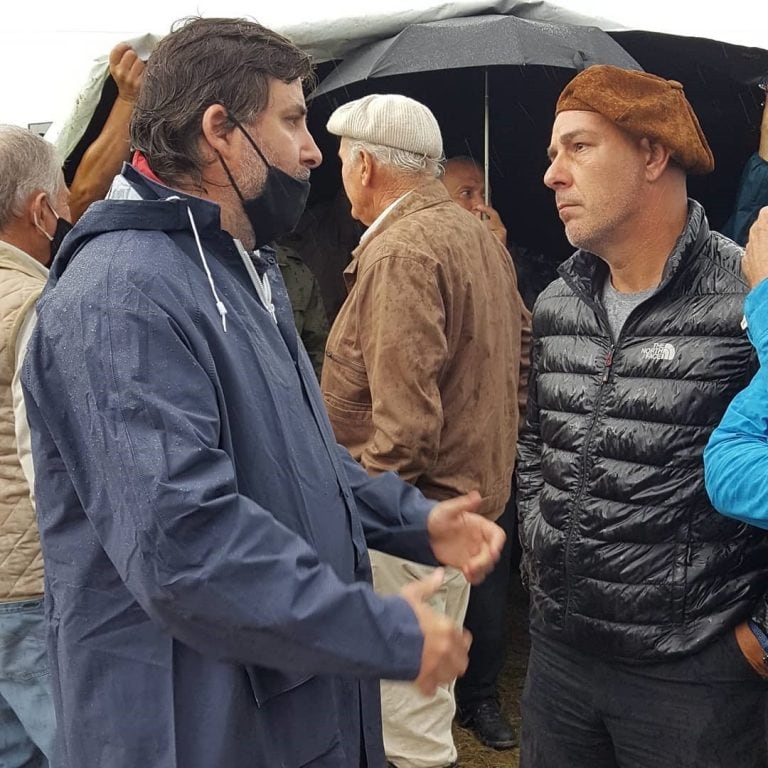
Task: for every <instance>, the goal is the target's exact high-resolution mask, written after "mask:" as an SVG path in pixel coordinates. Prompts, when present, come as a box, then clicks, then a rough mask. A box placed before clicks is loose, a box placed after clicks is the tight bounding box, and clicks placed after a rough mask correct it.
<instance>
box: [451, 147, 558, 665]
mask: <svg viewBox="0 0 768 768" xmlns="http://www.w3.org/2000/svg"><path fill="white" fill-rule="evenodd" d="M442 180H443V184H445V188H446V189H447V190H448V192H449V194H450V195H451V197H452V198H453V199H454V201H455V202H457V203H458V204H459V205H460V206H461V207H462V208H464V209H466V210H467V211H469V212H470V213H474V214H475V216H478V217H480V218H481V219H483V220H484V221H485V225H486V226H487V227H488V228H489V229H490V230H491V232H493V234H494V235H496V237H497V238H498V239H499V242H500V243H501V244H502V245H503V246H505V247H506V249H507V250H508V251H509V255H510V256H511V257H512V260H513V261H514V262H515V270H516V271H517V282H518V287H519V290H520V295H521V296H522V297H523V301H524V302H525V306H526V307H528V309H532V308H533V305H534V303H535V302H536V297H537V296H538V295H539V293H540V292H541V291H542V290H543V289H544V288H546V287H547V285H548V284H549V283H550V282H551V280H552V277H554V269H553V266H552V263H551V260H550V259H548V258H547V257H546V256H544V255H542V254H539V253H535V252H534V251H532V250H531V249H529V248H524V247H522V246H520V245H516V244H515V243H508V242H507V228H506V227H505V226H504V222H503V221H502V220H501V216H499V213H498V211H496V209H495V208H492V207H491V206H489V205H486V204H485V176H484V174H483V169H482V168H481V167H480V166H479V165H478V164H477V163H476V162H475V161H474V160H473V159H472V158H471V157H468V156H466V155H457V156H455V157H451V158H449V159H448V160H446V161H445V170H444V172H443V177H442ZM470 610H471V609H470ZM473 654H474V651H473ZM470 663H471V662H470Z"/></svg>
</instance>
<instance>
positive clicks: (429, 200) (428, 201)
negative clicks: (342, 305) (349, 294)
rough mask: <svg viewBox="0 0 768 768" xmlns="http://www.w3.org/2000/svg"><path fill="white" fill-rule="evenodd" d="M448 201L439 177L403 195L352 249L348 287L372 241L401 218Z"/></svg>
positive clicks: (346, 273)
mask: <svg viewBox="0 0 768 768" xmlns="http://www.w3.org/2000/svg"><path fill="white" fill-rule="evenodd" d="M446 202H452V201H451V196H450V195H449V194H448V190H447V189H446V188H445V185H444V184H443V183H442V182H441V181H439V180H438V179H430V180H429V181H426V182H424V184H422V185H421V186H418V187H416V188H415V189H412V190H411V191H410V192H408V193H407V194H405V195H403V196H402V197H401V198H400V199H399V200H398V201H397V204H396V205H395V206H394V207H393V208H392V209H391V210H390V211H389V213H388V214H387V216H386V217H385V218H384V219H382V220H381V221H380V222H378V225H377V227H376V231H375V232H374V233H373V234H372V235H371V236H370V237H365V233H364V234H363V239H362V240H361V242H360V245H358V246H357V248H355V250H354V251H352V261H351V262H350V264H349V266H348V267H347V268H346V269H345V270H344V281H345V282H346V284H347V289H350V288H351V287H352V285H354V283H355V279H356V275H357V265H358V262H359V259H360V256H361V255H362V254H363V253H364V252H365V250H366V249H367V248H368V247H370V245H371V243H372V242H374V241H375V240H376V238H378V237H381V236H382V234H384V232H386V231H387V230H388V229H389V228H390V227H392V226H393V225H395V224H396V223H397V222H398V221H400V220H401V219H404V218H406V217H407V216H410V215H411V214H413V213H417V212H418V211H423V210H425V209H426V208H432V207H433V206H435V205H439V204H441V203H446Z"/></svg>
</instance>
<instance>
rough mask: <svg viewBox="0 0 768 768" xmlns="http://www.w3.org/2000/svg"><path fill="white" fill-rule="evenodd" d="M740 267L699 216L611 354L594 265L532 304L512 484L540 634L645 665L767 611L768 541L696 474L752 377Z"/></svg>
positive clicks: (582, 266)
mask: <svg viewBox="0 0 768 768" xmlns="http://www.w3.org/2000/svg"><path fill="white" fill-rule="evenodd" d="M741 255H742V251H741V249H740V248H739V247H738V246H736V245H735V244H734V243H732V242H731V241H729V240H727V239H726V238H724V237H722V236H720V235H718V234H716V233H711V232H710V231H709V227H708V225H707V222H706V219H705V217H704V214H703V210H702V208H701V207H700V206H699V205H698V203H695V202H694V201H690V203H689V217H688V222H687V225H686V228H685V230H684V232H683V234H682V236H681V238H680V239H679V240H678V243H677V244H676V247H675V249H674V251H673V253H672V255H671V256H670V258H669V261H668V263H667V266H666V269H665V272H664V275H663V278H662V282H661V285H660V286H659V289H658V291H657V292H656V293H655V294H654V295H653V296H651V297H650V298H648V299H647V300H646V301H644V302H643V303H642V304H640V305H639V306H638V307H636V308H635V309H634V311H633V312H632V313H631V314H630V316H629V317H628V319H627V321H626V324H625V325H624V328H623V329H622V332H621V334H620V336H619V339H618V340H617V341H616V342H615V343H614V342H613V340H612V338H611V334H610V331H609V328H608V322H607V316H606V314H605V309H604V308H603V306H602V304H601V302H600V300H599V297H600V295H601V289H602V286H603V283H604V280H605V277H606V274H607V273H606V267H605V265H604V264H603V263H602V262H601V261H599V260H598V259H597V258H596V257H595V256H593V255H591V254H589V253H586V252H583V251H578V252H577V253H576V254H574V256H573V257H572V258H571V259H570V260H569V261H567V262H566V263H565V264H564V265H563V267H562V268H561V272H560V274H561V279H559V280H557V281H556V282H554V283H552V285H550V286H549V287H548V288H547V289H546V290H545V291H544V293H543V294H542V295H541V296H540V297H539V300H538V302H537V304H536V308H535V310H534V317H533V337H534V349H533V367H532V378H531V385H530V389H529V392H530V399H529V405H528V419H527V423H526V428H525V429H524V430H523V435H522V437H521V440H520V446H519V451H520V458H519V463H518V478H517V481H518V510H519V515H520V519H521V539H522V543H523V550H524V562H525V565H524V568H525V571H526V572H527V574H528V577H529V581H530V589H531V603H532V611H531V624H532V629H533V630H534V631H538V632H543V633H546V634H547V635H549V636H552V637H554V638H556V639H559V640H561V641H563V642H566V643H568V644H570V645H572V646H573V647H576V648H579V649H580V650H582V651H585V652H587V653H600V654H602V655H607V656H612V657H615V658H617V659H622V660H627V661H630V662H631V661H638V662H642V661H649V662H650V661H658V660H664V659H668V658H670V657H674V656H681V655H684V654H688V653H692V652H695V651H696V650H698V649H701V648H703V647H704V646H705V645H707V644H708V643H710V642H712V641H713V640H714V639H715V638H717V637H718V636H720V635H721V634H722V633H723V632H724V631H726V630H727V629H729V628H732V627H733V626H735V625H736V624H737V623H738V622H740V621H742V620H744V619H745V618H746V617H747V616H748V615H749V613H750V610H752V609H755V610H760V608H761V606H764V593H765V591H766V588H767V587H768V538H766V536H765V535H764V534H763V533H762V532H760V531H758V530H756V529H754V528H750V527H749V526H746V525H744V524H742V523H739V522H737V521H734V520H728V519H726V518H724V517H722V516H721V515H719V514H718V513H717V512H715V510H714V509H713V508H712V507H711V505H710V503H709V500H708V498H707V495H706V491H705V488H704V473H703V466H702V453H703V451H704V447H705V445H706V443H707V440H708V438H709V436H710V434H711V432H712V430H713V429H714V428H715V426H716V425H717V423H718V421H719V420H720V418H721V417H722V415H723V413H724V412H725V409H726V407H727V406H728V403H729V402H730V401H731V399H732V398H733V396H734V395H735V394H736V393H737V392H738V391H739V390H741V389H742V388H743V387H744V386H745V385H746V383H747V382H748V381H749V379H750V377H751V375H752V373H753V371H754V357H753V352H752V349H751V346H750V345H749V342H748V340H747V338H746V335H745V334H744V332H743V331H742V329H741V319H742V302H743V299H744V295H745V293H746V286H745V284H744V282H743V281H742V279H741V277H740V262H741Z"/></svg>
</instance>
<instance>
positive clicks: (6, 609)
mask: <svg viewBox="0 0 768 768" xmlns="http://www.w3.org/2000/svg"><path fill="white" fill-rule="evenodd" d="M68 199H69V192H68V190H67V187H66V184H65V183H64V177H63V175H62V173H61V163H60V161H59V158H58V157H57V155H56V151H55V150H54V148H53V147H52V146H51V145H50V144H48V143H47V142H46V141H44V140H43V139H41V138H40V137H39V136H36V135H35V134H33V133H31V132H30V131H27V130H26V129H24V128H18V127H16V126H11V125H3V126H0V329H1V330H0V467H2V470H1V472H2V474H1V476H0V477H1V479H0V765H3V766H7V768H21V766H31V765H34V766H45V765H48V758H50V757H51V750H52V745H53V739H54V731H55V716H54V711H53V700H52V698H51V693H50V678H49V674H48V659H47V653H46V642H45V624H44V618H43V605H42V598H43V559H42V554H41V551H40V541H39V537H38V532H37V524H36V521H35V510H34V493H33V492H32V489H33V480H34V477H33V469H32V463H31V455H30V445H29V427H28V425H27V419H26V413H25V410H24V401H23V397H22V392H21V384H20V381H19V374H20V371H21V365H22V362H23V360H24V352H25V349H26V345H27V342H28V340H29V336H30V334H31V331H32V328H33V326H34V322H35V302H36V301H37V298H38V296H39V295H40V291H41V290H42V288H43V286H44V285H45V280H46V278H47V276H48V270H47V269H46V267H47V266H48V265H49V264H50V262H51V260H52V258H53V256H54V255H55V249H56V248H57V247H58V245H59V244H60V242H61V239H63V235H64V234H66V228H67V218H68V217H69V205H68Z"/></svg>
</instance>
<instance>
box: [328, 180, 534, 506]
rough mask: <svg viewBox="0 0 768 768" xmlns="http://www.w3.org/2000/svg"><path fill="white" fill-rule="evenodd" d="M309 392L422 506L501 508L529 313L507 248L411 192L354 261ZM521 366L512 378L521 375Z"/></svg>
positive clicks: (462, 214)
mask: <svg viewBox="0 0 768 768" xmlns="http://www.w3.org/2000/svg"><path fill="white" fill-rule="evenodd" d="M345 278H346V280H347V287H348V289H349V296H348V297H347V300H346V301H345V303H344V305H343V307H342V308H341V311H340V312H339V315H338V316H337V318H336V320H335V322H334V324H333V327H332V329H331V333H330V334H329V336H328V343H327V345H326V361H325V364H324V366H323V378H322V389H323V395H324V397H325V402H326V406H327V407H328V413H329V415H330V418H331V422H332V424H333V428H334V430H335V433H336V437H337V439H338V441H339V442H340V443H341V444H342V445H345V446H347V448H349V450H350V452H351V453H352V455H353V456H354V457H355V458H356V459H358V460H359V461H361V462H362V464H363V466H364V467H365V468H366V469H367V470H368V471H369V472H371V473H378V472H383V471H387V470H392V471H396V472H398V473H399V474H400V476H401V477H402V478H403V479H405V480H407V481H408V482H411V483H414V484H415V485H416V486H417V487H419V488H420V489H421V490H422V491H423V492H424V494H425V495H426V496H427V497H428V498H433V499H446V498H449V497H451V496H455V495H457V494H459V493H467V492H468V491H471V490H473V489H477V490H478V491H479V492H480V494H481V496H482V497H483V502H482V506H481V508H480V512H481V514H484V515H485V516H487V517H489V518H490V519H492V520H495V519H496V518H498V517H499V515H501V513H502V512H503V510H504V505H505V503H506V501H507V499H508V498H509V492H510V484H511V479H512V470H513V467H514V460H515V441H516V435H517V428H518V422H519V412H520V407H521V402H522V407H523V408H524V407H525V383H526V379H527V371H528V352H529V323H530V314H529V313H528V311H527V309H526V308H525V306H524V304H523V302H522V299H521V298H520V295H519V293H518V290H517V280H516V276H515V271H514V266H513V264H512V260H511V259H510V257H509V254H508V253H507V251H506V249H505V248H504V247H503V246H502V245H501V244H500V243H499V242H498V240H497V239H496V238H495V237H494V236H493V235H491V234H490V233H489V232H488V231H487V229H486V228H485V227H484V226H483V225H482V223H481V222H480V221H479V220H478V219H477V218H475V217H473V216H472V215H471V214H469V213H467V211H464V210H463V209H462V208H461V207H460V206H459V205H457V204H456V203H454V202H453V201H452V200H451V198H450V197H449V195H448V192H447V191H446V189H445V187H444V186H443V185H442V183H440V182H439V181H431V182H428V183H426V184H423V185H422V186H420V187H417V188H416V189H414V190H412V191H410V192H409V193H408V194H407V195H405V196H404V197H403V198H401V200H400V201H399V202H398V203H397V204H396V205H395V207H394V208H392V210H391V211H390V212H389V213H388V215H387V216H386V218H384V219H382V221H381V224H380V226H378V227H377V228H376V230H375V232H373V233H371V236H370V237H367V238H364V239H363V241H362V242H361V244H360V246H359V247H358V248H357V249H356V250H355V251H354V259H353V261H352V264H351V265H350V266H349V267H348V268H347V270H346V271H345ZM521 365H522V368H523V372H522V374H521Z"/></svg>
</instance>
